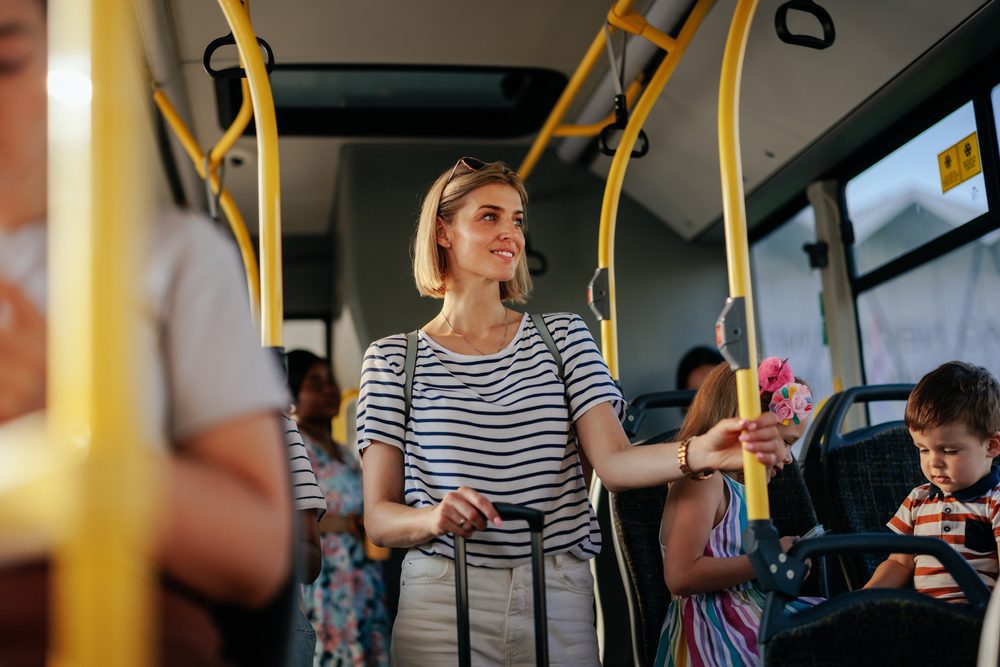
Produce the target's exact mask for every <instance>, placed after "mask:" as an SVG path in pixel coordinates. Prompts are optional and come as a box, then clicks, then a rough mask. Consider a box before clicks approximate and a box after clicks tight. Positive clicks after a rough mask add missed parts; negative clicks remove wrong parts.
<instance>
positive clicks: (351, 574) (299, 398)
mask: <svg viewBox="0 0 1000 667" xmlns="http://www.w3.org/2000/svg"><path fill="white" fill-rule="evenodd" d="M288 387H289V389H290V390H291V392H292V400H293V409H292V410H293V411H292V415H293V417H294V418H295V421H296V423H297V424H298V426H299V432H300V433H301V435H302V440H303V442H305V445H306V449H307V450H308V452H309V458H310V460H311V462H312V466H313V470H314V471H315V473H316V479H317V481H318V482H319V486H320V489H321V490H322V492H323V495H324V496H325V497H326V509H327V511H326V515H325V516H324V517H323V519H322V520H321V521H320V523H319V531H320V546H321V548H322V553H323V571H322V572H321V573H320V575H319V578H318V579H316V581H314V582H313V583H312V584H308V585H305V586H303V593H304V596H303V597H304V598H305V607H306V615H307V616H308V618H309V620H310V622H311V623H312V624H313V627H315V628H316V635H317V641H316V660H315V664H316V665H318V666H322V667H328V666H329V667H333V666H335V665H337V666H339V665H373V666H374V665H387V664H388V633H389V622H388V616H387V615H386V611H385V602H384V597H385V587H384V585H383V582H382V568H381V566H380V565H379V564H378V563H376V562H374V561H371V560H369V559H368V558H367V557H366V556H365V549H364V521H363V519H362V503H363V492H362V488H361V468H360V467H359V466H358V463H357V460H356V459H355V458H354V457H353V456H352V455H351V454H350V453H349V452H345V451H344V449H343V447H341V446H340V445H339V444H338V443H337V442H335V441H334V440H333V434H332V431H331V428H332V424H331V422H332V420H333V418H334V417H336V416H337V412H338V411H339V410H340V389H339V388H338V387H337V383H336V381H335V380H334V378H333V373H332V372H331V369H330V364H329V363H328V362H327V361H326V360H325V359H322V358H320V357H318V356H316V355H315V354H313V353H312V352H308V351H306V350H292V351H291V352H289V353H288Z"/></svg>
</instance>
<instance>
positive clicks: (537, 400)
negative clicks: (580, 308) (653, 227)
mask: <svg viewBox="0 0 1000 667" xmlns="http://www.w3.org/2000/svg"><path fill="white" fill-rule="evenodd" d="M544 319H545V323H546V325H547V327H548V329H549V331H550V332H551V334H552V338H553V340H554V341H555V344H556V346H557V348H558V349H559V351H560V353H561V354H562V357H563V363H564V373H565V385H564V384H563V382H562V381H560V379H559V375H558V367H557V365H556V361H555V359H554V358H553V356H552V353H551V352H550V351H549V349H548V348H547V347H546V346H545V343H544V341H543V340H542V337H541V335H539V333H538V332H537V331H536V330H535V327H534V324H532V322H531V319H530V318H529V317H527V316H524V317H522V318H521V324H520V327H519V328H518V331H517V334H516V335H515V336H514V339H513V340H512V341H511V342H510V344H509V345H507V346H506V347H505V348H504V349H502V350H500V351H499V352H497V353H496V354H489V355H482V356H477V355H467V354H458V353H456V352H452V351H450V350H447V349H445V348H444V347H442V346H441V345H439V344H438V343H436V342H434V340H432V339H431V338H430V337H429V336H427V335H426V334H425V333H424V332H423V331H421V332H420V334H419V337H418V344H417V363H416V369H415V371H414V380H413V394H412V401H411V408H410V419H409V422H408V423H406V424H404V423H403V421H404V416H403V415H404V399H403V385H404V381H405V378H404V370H403V366H404V360H405V354H406V337H405V335H403V334H397V335H395V336H389V337H388V338H383V339H381V340H378V341H376V342H374V343H372V345H371V346H370V347H369V348H368V351H367V352H366V353H365V358H364V365H363V368H362V372H361V395H360V397H359V399H358V417H357V419H358V446H359V448H361V450H362V451H363V450H364V449H365V448H366V447H368V446H369V445H371V443H372V442H376V441H377V442H382V443H386V444H389V445H392V446H394V447H398V448H399V449H400V450H402V452H403V455H404V475H405V480H404V501H405V502H406V504H407V505H409V506H410V507H431V506H434V505H437V504H438V503H439V502H440V501H441V499H442V498H443V497H444V495H445V494H446V493H448V492H449V491H452V490H455V489H457V488H458V487H460V486H467V487H470V488H473V489H476V490H477V491H479V492H480V493H482V494H483V495H485V496H486V497H487V498H488V499H490V500H491V501H494V502H498V501H499V502H508V503H515V504H520V505H525V506H528V507H532V508H535V509H538V510H541V511H542V512H544V513H545V531H544V544H545V553H546V554H550V555H551V554H556V553H569V554H572V555H574V556H576V557H578V558H581V559H587V558H592V557H593V556H595V555H596V554H597V553H598V552H599V551H600V548H601V533H600V530H599V529H598V525H597V518H596V516H595V515H594V510H593V507H591V505H590V501H589V500H588V498H587V488H586V486H585V483H584V479H583V471H582V469H581V466H580V458H579V455H578V453H577V442H576V437H575V433H574V431H573V429H572V424H573V422H575V421H576V420H577V419H579V418H580V416H581V415H583V414H584V413H585V412H587V411H588V410H590V409H591V408H592V407H594V406H595V405H598V404H600V403H603V402H610V403H611V404H612V406H613V408H614V409H615V411H616V412H617V414H618V418H619V419H622V418H623V417H624V411H625V402H624V400H623V399H622V395H621V392H620V391H619V390H618V387H617V386H616V385H615V383H614V382H613V381H612V379H611V376H610V374H609V373H608V368H607V366H606V365H605V364H604V360H603V359H602V358H601V355H600V352H598V350H597V346H596V345H595V344H594V339H593V337H591V335H590V331H588V329H587V326H586V325H585V324H584V323H583V320H582V319H580V317H579V316H577V315H573V314H570V313H558V314H550V315H545V316H544ZM417 548H418V549H419V550H420V551H422V552H423V553H425V554H427V555H440V556H445V557H448V558H453V557H454V550H453V542H452V537H451V535H445V536H442V537H438V538H434V539H433V540H431V541H430V542H428V543H426V544H422V545H419V546H418V547H417ZM467 554H468V562H469V563H470V564H471V565H478V566H484V567H515V566H517V565H520V564H522V563H525V562H527V561H528V560H529V558H530V555H531V538H530V534H529V532H528V530H527V527H526V526H525V525H524V524H523V523H520V522H516V523H515V522H510V523H505V524H504V525H503V526H501V527H499V528H498V527H494V526H491V527H489V528H488V529H487V530H485V531H480V532H477V533H475V534H474V535H473V536H472V538H470V539H469V540H467Z"/></svg>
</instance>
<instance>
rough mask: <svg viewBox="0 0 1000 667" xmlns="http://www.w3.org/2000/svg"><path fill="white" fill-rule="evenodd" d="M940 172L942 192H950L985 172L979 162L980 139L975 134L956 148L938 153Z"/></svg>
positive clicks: (960, 142)
mask: <svg viewBox="0 0 1000 667" xmlns="http://www.w3.org/2000/svg"><path fill="white" fill-rule="evenodd" d="M938 170H939V171H940V172H941V192H948V190H951V189H952V188H953V187H955V186H956V185H958V184H959V183H963V182H965V181H967V180H969V179H970V178H972V177H973V176H975V175H976V174H978V173H981V172H982V170H983V164H982V162H981V161H980V160H979V139H978V137H977V136H976V133H975V132H973V133H972V134H970V135H969V136H967V137H966V138H965V139H962V140H961V141H959V142H958V143H957V144H955V145H954V146H950V147H948V149H946V150H944V151H942V152H940V153H938Z"/></svg>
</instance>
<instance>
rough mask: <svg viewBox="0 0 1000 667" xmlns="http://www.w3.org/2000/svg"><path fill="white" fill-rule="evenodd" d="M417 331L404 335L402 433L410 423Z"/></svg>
mask: <svg viewBox="0 0 1000 667" xmlns="http://www.w3.org/2000/svg"><path fill="white" fill-rule="evenodd" d="M417 331H419V329H414V330H413V331H411V332H410V333H408V334H406V361H404V362H403V372H404V373H405V374H406V379H405V380H404V384H403V431H404V432H405V431H406V425H407V423H409V421H410V399H412V398H413V375H414V374H415V373H416V370H417V346H418V344H419V341H418V339H417Z"/></svg>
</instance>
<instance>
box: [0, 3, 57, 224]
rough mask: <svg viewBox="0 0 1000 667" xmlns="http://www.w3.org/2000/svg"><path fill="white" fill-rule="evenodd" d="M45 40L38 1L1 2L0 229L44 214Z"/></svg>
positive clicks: (43, 24) (44, 30) (44, 29)
mask: <svg viewBox="0 0 1000 667" xmlns="http://www.w3.org/2000/svg"><path fill="white" fill-rule="evenodd" d="M45 38H46V28H45V13H44V11H43V9H42V3H41V2H40V1H39V0H0V229H3V228H10V227H13V226H15V225H18V224H20V223H23V222H28V221H31V220H35V219H38V218H41V217H43V216H44V215H45V195H46V189H45V188H46V185H45V183H46V101H47V98H46V87H45V81H46V67H47V64H46V43H45Z"/></svg>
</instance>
